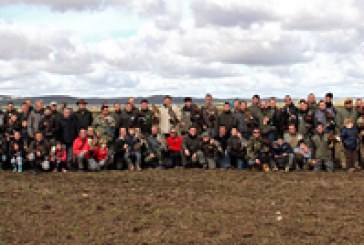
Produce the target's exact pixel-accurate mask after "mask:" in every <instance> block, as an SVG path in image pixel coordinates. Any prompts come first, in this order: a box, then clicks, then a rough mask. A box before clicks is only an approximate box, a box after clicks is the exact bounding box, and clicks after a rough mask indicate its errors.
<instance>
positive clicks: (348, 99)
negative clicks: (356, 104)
mask: <svg viewBox="0 0 364 245" xmlns="http://www.w3.org/2000/svg"><path fill="white" fill-rule="evenodd" d="M352 103H353V100H352V99H350V98H346V99H345V100H344V104H345V105H347V104H352Z"/></svg>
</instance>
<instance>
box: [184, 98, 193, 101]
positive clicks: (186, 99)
mask: <svg viewBox="0 0 364 245" xmlns="http://www.w3.org/2000/svg"><path fill="white" fill-rule="evenodd" d="M184 101H185V102H191V101H192V98H191V97H185V99H184Z"/></svg>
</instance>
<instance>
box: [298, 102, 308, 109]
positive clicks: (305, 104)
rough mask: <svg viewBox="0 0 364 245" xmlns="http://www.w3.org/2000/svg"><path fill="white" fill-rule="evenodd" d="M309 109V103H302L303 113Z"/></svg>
mask: <svg viewBox="0 0 364 245" xmlns="http://www.w3.org/2000/svg"><path fill="white" fill-rule="evenodd" d="M307 108H308V106H307V103H304V102H302V103H300V109H301V110H302V111H306V110H307Z"/></svg>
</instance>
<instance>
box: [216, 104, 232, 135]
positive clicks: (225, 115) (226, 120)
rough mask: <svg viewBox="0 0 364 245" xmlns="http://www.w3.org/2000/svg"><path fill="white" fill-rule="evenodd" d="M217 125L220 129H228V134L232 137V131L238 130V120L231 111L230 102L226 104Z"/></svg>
mask: <svg viewBox="0 0 364 245" xmlns="http://www.w3.org/2000/svg"><path fill="white" fill-rule="evenodd" d="M217 125H218V126H219V127H220V126H221V125H224V126H225V127H226V132H227V134H228V135H229V136H230V133H231V129H232V128H236V126H237V120H236V118H235V116H234V113H233V112H232V111H231V106H230V103H229V102H225V103H224V107H223V111H222V113H221V114H220V115H219V117H218V118H217Z"/></svg>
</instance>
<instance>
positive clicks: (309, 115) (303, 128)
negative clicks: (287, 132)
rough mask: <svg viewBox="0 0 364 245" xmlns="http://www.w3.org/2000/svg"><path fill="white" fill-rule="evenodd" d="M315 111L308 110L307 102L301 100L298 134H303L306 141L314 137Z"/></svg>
mask: <svg viewBox="0 0 364 245" xmlns="http://www.w3.org/2000/svg"><path fill="white" fill-rule="evenodd" d="M313 114H314V113H313V111H311V110H310V109H309V108H308V104H307V102H306V101H305V100H300V105H299V109H298V118H297V120H298V130H297V131H298V133H300V134H302V135H303V137H304V138H305V139H307V138H309V137H310V136H311V135H312V130H313V117H314V115H313Z"/></svg>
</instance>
